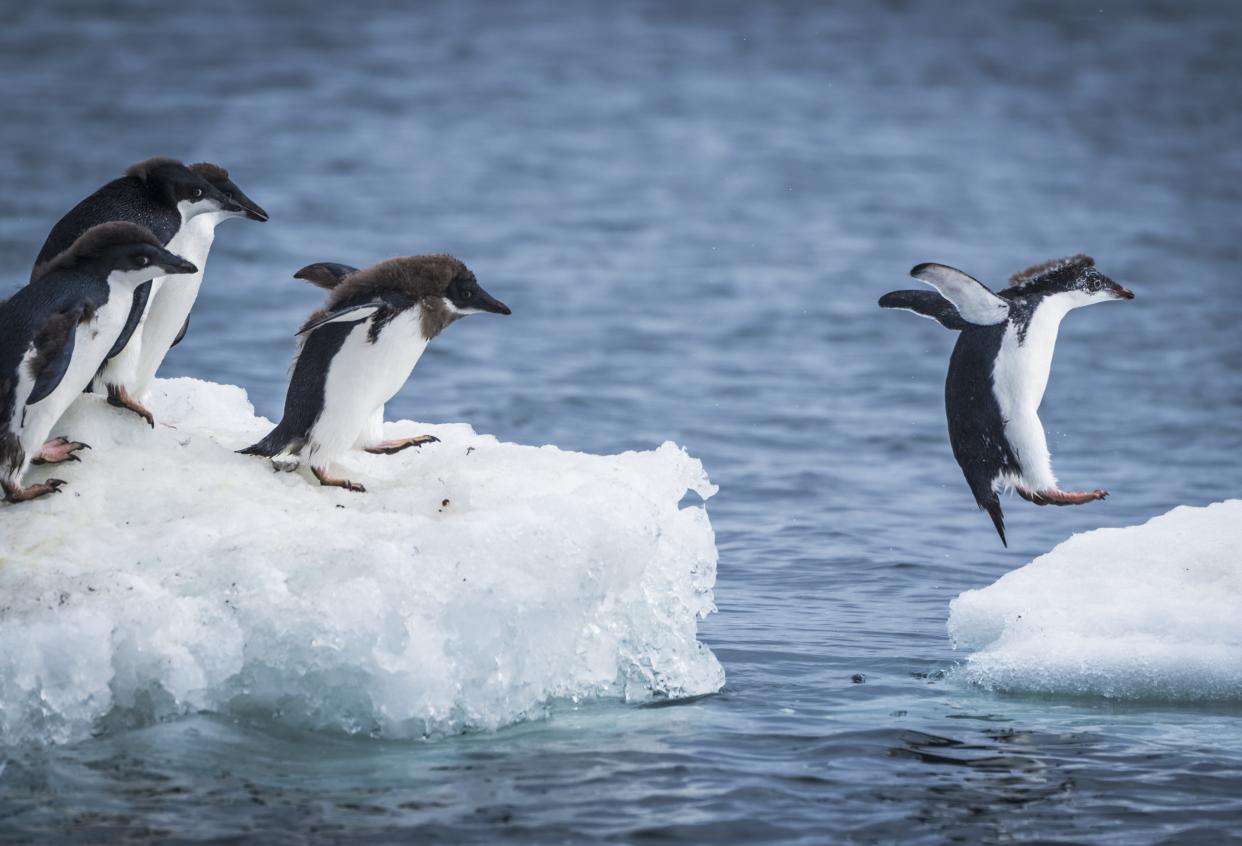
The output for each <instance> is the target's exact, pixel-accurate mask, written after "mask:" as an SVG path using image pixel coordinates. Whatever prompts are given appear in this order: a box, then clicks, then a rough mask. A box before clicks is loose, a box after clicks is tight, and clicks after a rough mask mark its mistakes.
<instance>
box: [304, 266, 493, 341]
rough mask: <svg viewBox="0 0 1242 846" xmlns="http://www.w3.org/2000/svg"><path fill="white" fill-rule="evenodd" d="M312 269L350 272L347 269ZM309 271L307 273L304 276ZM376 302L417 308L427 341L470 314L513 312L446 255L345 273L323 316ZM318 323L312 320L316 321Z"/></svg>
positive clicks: (463, 267) (335, 285)
mask: <svg viewBox="0 0 1242 846" xmlns="http://www.w3.org/2000/svg"><path fill="white" fill-rule="evenodd" d="M312 267H322V268H324V269H327V268H345V266H344V265H320V266H312ZM309 269H310V268H303V270H302V271H299V275H301V274H303V273H304V272H305V271H307V270H309ZM345 269H347V270H352V268H345ZM302 278H307V277H306V276H303V277H302ZM377 300H379V301H383V302H385V303H387V304H388V305H389V306H391V307H394V308H396V309H398V310H403V309H407V308H413V307H415V306H417V307H418V308H419V311H420V313H421V317H420V320H419V323H420V329H421V331H422V334H423V337H424V338H425V339H426V340H428V341H430V340H431V339H432V338H434V337H435V336H436V335H439V334H440V333H441V332H442V331H444V329H445V327H447V326H448V325H449V324H451V323H455V322H456V321H458V320H460V319H461V318H463V317H465V316H466V315H468V314H478V313H479V312H491V313H492V314H511V313H512V312H510V310H509V307H508V306H507V305H505V304H504V303H502V302H501V301H500V300H498V299H496V298H495V297H493V296H492V295H491V294H489V293H487V291H484V290H483V288H482V287H481V286H480V285H479V282H478V280H477V279H475V277H474V273H472V272H471V270H470V268H468V267H466V265H465V264H464V263H462V262H461V261H460V260H458V259H456V258H453V257H452V256H449V255H443V254H441V255H430V256H402V257H400V258H391V259H388V260H386V261H381V262H380V263H379V264H375V265H372V266H371V267H368V268H365V269H363V270H357V271H353V272H347V273H344V274H342V275H341V276H340V278H339V281H334V282H333V286H332V288H331V293H330V294H329V295H328V302H327V305H326V306H325V307H324V309H323V311H322V312H320V313H319V314H326V313H330V312H333V311H335V310H337V309H339V308H342V307H345V306H348V305H351V304H358V303H365V302H375V301H377ZM314 318H315V316H314V315H312V321H313V320H314Z"/></svg>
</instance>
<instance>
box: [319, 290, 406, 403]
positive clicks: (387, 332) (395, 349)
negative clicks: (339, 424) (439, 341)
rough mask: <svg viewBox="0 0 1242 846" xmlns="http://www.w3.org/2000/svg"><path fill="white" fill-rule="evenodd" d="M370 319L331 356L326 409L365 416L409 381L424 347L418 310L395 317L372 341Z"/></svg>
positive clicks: (325, 391) (358, 326) (354, 330)
mask: <svg viewBox="0 0 1242 846" xmlns="http://www.w3.org/2000/svg"><path fill="white" fill-rule="evenodd" d="M371 324H372V321H371V320H366V321H363V322H362V323H359V324H358V325H357V326H355V327H354V328H353V329H352V330H351V331H350V333H349V335H348V337H346V338H345V342H344V343H343V344H342V345H341V349H340V351H339V352H338V353H337V354H336V355H335V356H333V358H332V364H331V365H330V366H329V368H328V377H327V380H326V382H325V384H324V407H325V410H328V409H333V408H334V407H337V408H341V409H342V410H344V409H346V408H347V409H349V410H350V412H351V416H352V415H353V414H360V415H362V416H364V417H365V416H366V415H368V414H370V413H371V412H372V411H374V410H375V409H376V408H378V407H379V406H381V405H383V404H384V403H386V402H388V400H390V399H392V398H393V396H394V395H395V394H396V393H397V391H399V390H401V386H402V385H404V384H405V382H406V380H407V379H409V378H410V372H411V371H412V370H413V369H414V365H415V364H417V363H418V360H419V358H420V357H421V356H422V354H423V350H425V349H426V348H427V341H426V339H425V338H423V335H422V331H421V328H420V324H419V309H418V308H417V307H415V308H411V309H408V310H406V311H404V312H402V313H401V314H399V315H397V316H396V317H395V318H393V319H392V320H391V321H389V322H388V323H387V324H385V325H384V326H383V327H382V328H381V329H380V332H379V337H378V338H376V339H375V341H374V342H372V341H371V338H370V333H371Z"/></svg>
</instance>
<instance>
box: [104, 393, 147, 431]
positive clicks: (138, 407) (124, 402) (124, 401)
mask: <svg viewBox="0 0 1242 846" xmlns="http://www.w3.org/2000/svg"><path fill="white" fill-rule="evenodd" d="M108 405H111V406H115V407H117V408H127V409H129V410H130V411H132V412H134V414H137V415H138V416H139V417H141V418H142V419H143V420H145V421H147V425H148V426H150V427H151V428H152V429H154V428H155V415H154V414H152V413H151V412H150V411H148V410H147V407H146V406H144V405H143V404H142V403H140V402H138V400H136V399H134V398H133V397H131V396H130V395H129V392H128V391H126V390H125V389H124V388H118V387H115V386H114V385H109V386H108Z"/></svg>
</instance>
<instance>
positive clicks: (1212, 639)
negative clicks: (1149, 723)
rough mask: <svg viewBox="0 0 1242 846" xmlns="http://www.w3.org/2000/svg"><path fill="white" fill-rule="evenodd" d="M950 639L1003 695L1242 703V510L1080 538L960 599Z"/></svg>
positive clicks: (1214, 509)
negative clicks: (1237, 701) (1043, 694)
mask: <svg viewBox="0 0 1242 846" xmlns="http://www.w3.org/2000/svg"><path fill="white" fill-rule="evenodd" d="M949 633H950V636H951V637H952V638H953V641H954V643H955V645H957V646H958V647H960V648H964V649H970V650H974V654H972V655H970V656H969V658H967V659H966V663H965V666H964V668H963V671H964V673H965V676H966V677H967V678H968V679H970V680H971V681H974V682H977V683H979V684H982V685H985V686H988V687H991V688H995V689H998V690H1006V691H1020V692H1033V693H1049V694H1058V695H1083V696H1101V697H1107V698H1115V699H1157V700H1168V701H1183V702H1193V701H1221V700H1242V500H1229V501H1228V502H1221V503H1216V504H1214V505H1209V506H1207V507H1205V508H1192V507H1188V506H1181V507H1179V508H1175V509H1173V510H1172V511H1170V512H1168V513H1167V514H1164V515H1161V516H1159V517H1156V518H1154V519H1152V520H1150V521H1148V522H1147V523H1145V524H1143V525H1141V526H1131V527H1128V528H1122V529H1098V530H1096V531H1093V532H1086V533H1084V534H1080V535H1075V536H1073V537H1071V538H1070V539H1069V540H1067V541H1065V542H1064V543H1062V544H1060V545H1059V546H1057V547H1056V548H1055V549H1053V550H1052V551H1051V552H1049V553H1048V554H1046V555H1042V556H1040V557H1039V558H1036V559H1035V560H1034V561H1032V562H1031V563H1030V564H1027V565H1026V566H1025V567H1022V568H1021V569H1018V570H1015V571H1014V572H1012V573H1009V574H1007V575H1005V576H1004V577H1002V578H1001V579H999V580H998V581H997V582H995V583H994V584H992V585H991V586H989V587H986V588H983V589H982V590H971V591H967V592H965V593H963V594H962V595H961V596H959V597H958V598H957V599H955V600H953V602H952V603H951V605H950V616H949Z"/></svg>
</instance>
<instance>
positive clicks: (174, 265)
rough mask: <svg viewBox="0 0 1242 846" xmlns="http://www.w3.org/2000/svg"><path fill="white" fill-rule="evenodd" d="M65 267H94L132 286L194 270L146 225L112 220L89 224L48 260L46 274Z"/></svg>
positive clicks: (125, 284) (110, 278)
mask: <svg viewBox="0 0 1242 846" xmlns="http://www.w3.org/2000/svg"><path fill="white" fill-rule="evenodd" d="M69 267H87V268H94V269H95V270H96V271H98V272H101V273H104V274H106V275H107V278H108V281H109V282H113V283H119V284H121V285H124V286H130V287H132V286H136V285H140V284H142V283H143V282H146V281H148V280H150V279H154V278H155V277H157V276H168V275H176V274H181V273H196V272H197V271H198V268H197V267H196V266H195V265H194V264H193V263H192V262H188V261H186V260H185V259H183V258H181V257H180V256H177V255H174V254H173V253H170V252H169V251H168V250H166V249H164V247H163V245H161V244H160V239H159V238H157V237H155V235H154V234H153V233H152V232H151V230H150V229H147V228H146V227H145V226H139V225H138V224H136V223H128V222H124V221H113V222H111V223H101V224H99V225H98V226H92V227H91V228H90V229H88V230H86V231H85V232H83V233H82V234H81V235H80V236H79V237H78V239H77V240H76V241H74V242H73V244H71V245H70V246H69V249H67V250H65V251H64V252H63V253H61V254H60V255H59V256H57V257H56V258H54V259H52V261H51V262H50V263H49V264H48V268H47V271H46V272H45V274H44V275H45V276H46V275H47V274H50V273H52V272H53V271H56V270H61V269H64V268H69Z"/></svg>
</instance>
